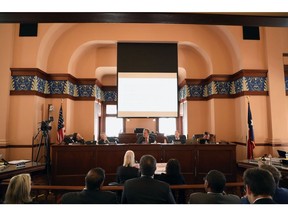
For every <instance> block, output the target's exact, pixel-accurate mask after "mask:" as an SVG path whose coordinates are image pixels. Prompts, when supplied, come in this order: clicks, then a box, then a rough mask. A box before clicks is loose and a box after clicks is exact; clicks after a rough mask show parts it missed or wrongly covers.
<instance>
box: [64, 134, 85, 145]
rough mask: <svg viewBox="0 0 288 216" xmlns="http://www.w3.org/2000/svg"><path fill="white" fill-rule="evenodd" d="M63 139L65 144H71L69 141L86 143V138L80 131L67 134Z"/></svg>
mask: <svg viewBox="0 0 288 216" xmlns="http://www.w3.org/2000/svg"><path fill="white" fill-rule="evenodd" d="M63 141H64V143H65V144H69V143H81V144H84V143H85V140H84V138H83V137H82V136H81V134H79V133H73V134H69V135H65V136H64V139H63Z"/></svg>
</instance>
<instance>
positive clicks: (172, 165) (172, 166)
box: [155, 158, 185, 204]
mask: <svg viewBox="0 0 288 216" xmlns="http://www.w3.org/2000/svg"><path fill="white" fill-rule="evenodd" d="M165 171H166V173H161V175H155V179H158V180H160V181H164V182H166V183H168V184H169V185H181V184H185V179H184V176H183V175H182V173H181V166H180V163H179V161H178V160H177V159H173V158H171V159H169V160H168V162H167V164H166V168H165ZM172 193H173V196H174V199H175V200H177V203H179V204H185V190H179V193H178V199H177V196H176V193H175V190H173V191H172Z"/></svg>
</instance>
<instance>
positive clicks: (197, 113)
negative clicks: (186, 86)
mask: <svg viewBox="0 0 288 216" xmlns="http://www.w3.org/2000/svg"><path fill="white" fill-rule="evenodd" d="M208 113H209V111H208V106H207V102H206V101H188V103H187V114H188V115H187V118H188V135H189V137H191V138H192V136H193V134H202V133H203V132H204V131H207V130H209V122H208V117H207V114H208Z"/></svg>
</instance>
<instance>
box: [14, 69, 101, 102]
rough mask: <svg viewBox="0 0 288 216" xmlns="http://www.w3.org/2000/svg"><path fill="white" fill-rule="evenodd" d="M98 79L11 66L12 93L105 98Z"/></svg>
mask: <svg viewBox="0 0 288 216" xmlns="http://www.w3.org/2000/svg"><path fill="white" fill-rule="evenodd" d="M100 87H102V85H101V84H100V83H99V82H98V81H97V79H93V78H92V79H77V78H75V77H74V76H72V75H70V74H48V73H45V72H44V71H42V70H40V69H38V68H11V86H10V95H38V96H41V97H45V98H70V99H72V100H99V101H103V100H104V94H103V92H102V90H101V88H100Z"/></svg>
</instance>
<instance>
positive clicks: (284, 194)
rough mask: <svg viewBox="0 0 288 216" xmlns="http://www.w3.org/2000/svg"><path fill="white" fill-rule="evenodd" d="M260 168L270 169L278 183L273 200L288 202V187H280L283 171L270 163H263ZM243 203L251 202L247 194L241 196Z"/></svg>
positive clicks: (280, 202) (281, 202) (279, 202)
mask: <svg viewBox="0 0 288 216" xmlns="http://www.w3.org/2000/svg"><path fill="white" fill-rule="evenodd" d="M260 168H262V169H265V170H268V171H269V172H270V173H271V174H272V176H273V178H274V181H275V184H276V190H275V193H274V196H273V200H274V201H275V202H276V203H278V204H288V189H287V188H283V187H279V181H280V179H281V172H280V171H279V170H278V169H277V168H276V167H275V166H273V165H268V164H262V165H261V166H260ZM241 203H242V204H249V200H248V198H247V196H244V197H242V198H241Z"/></svg>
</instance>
